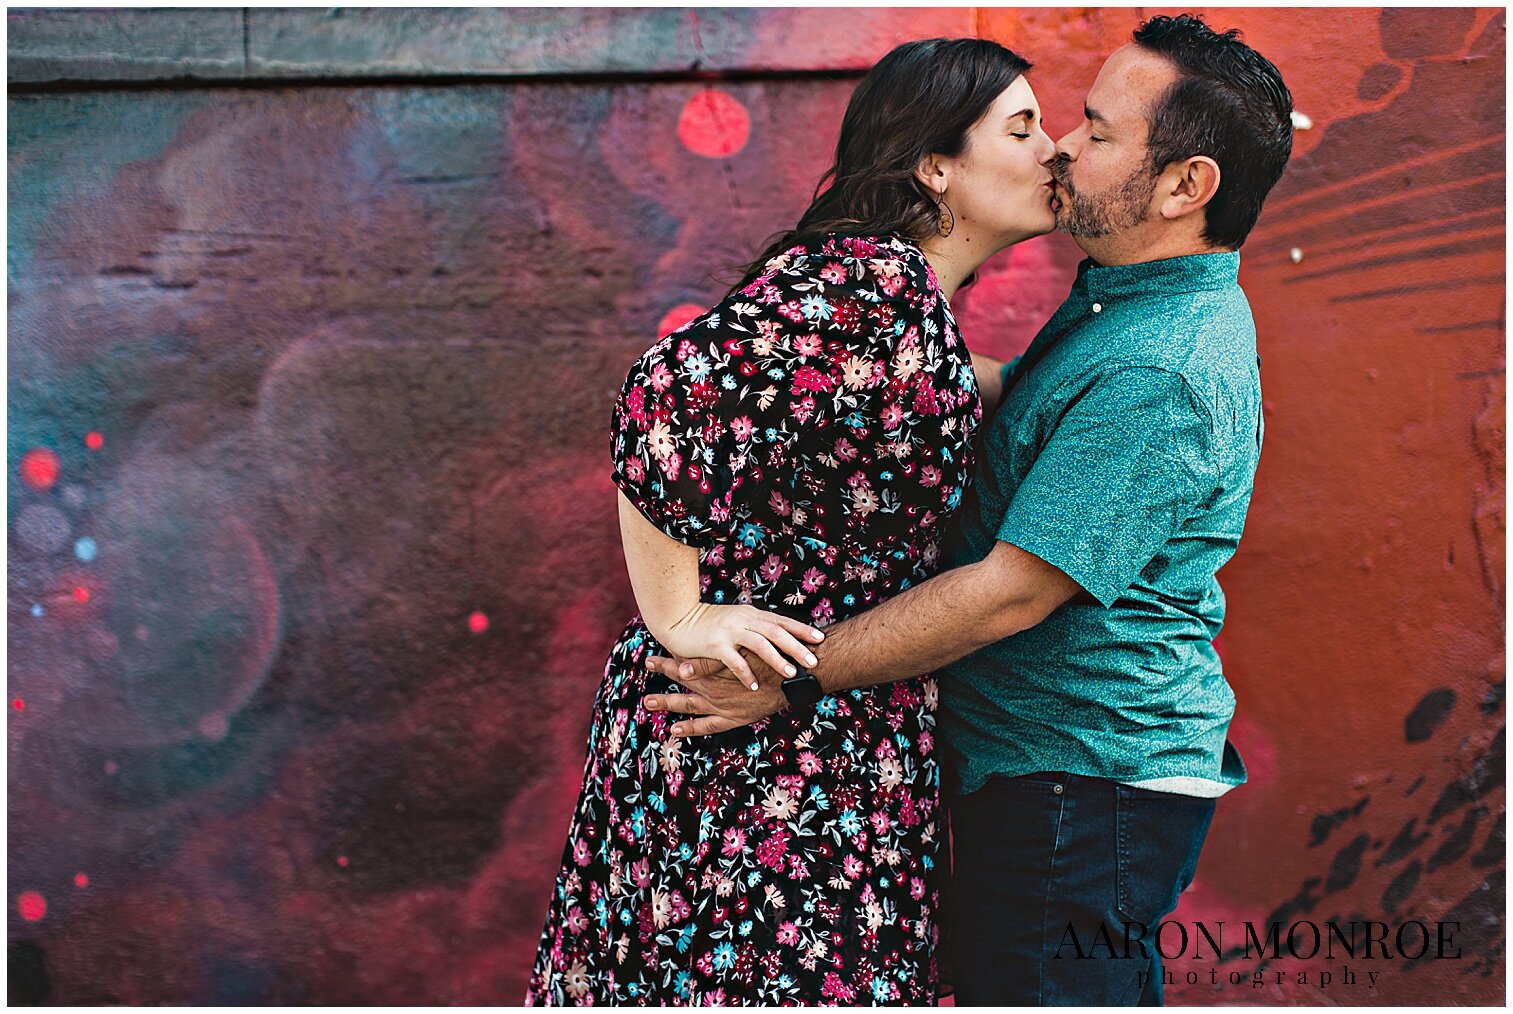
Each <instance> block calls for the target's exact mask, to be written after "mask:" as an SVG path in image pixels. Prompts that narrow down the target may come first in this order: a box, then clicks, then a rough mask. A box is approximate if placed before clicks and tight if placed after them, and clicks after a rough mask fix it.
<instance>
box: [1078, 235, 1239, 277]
mask: <svg viewBox="0 0 1513 1014" xmlns="http://www.w3.org/2000/svg"><path fill="white" fill-rule="evenodd" d="M1073 238H1074V239H1075V240H1076V241H1077V245H1078V246H1079V247H1081V248H1082V252H1083V253H1085V254H1087V255H1088V256H1089V257H1091V258H1092V259H1093V260H1094V261H1095V262H1097V263H1098V265H1099V266H1101V267H1106V268H1108V267H1115V266H1118V265H1125V264H1147V263H1149V262H1151V261H1164V260H1170V259H1171V258H1173V257H1191V256H1193V255H1194V254H1211V253H1228V252H1230V250H1229V248H1228V247H1222V246H1213V245H1212V244H1209V243H1205V242H1203V240H1202V239H1201V238H1195V237H1192V236H1170V235H1168V236H1151V235H1150V234H1148V233H1144V232H1137V231H1136V230H1130V231H1129V232H1122V233H1119V232H1115V233H1110V234H1108V235H1107V236H1098V237H1090V236H1075V237H1073Z"/></svg>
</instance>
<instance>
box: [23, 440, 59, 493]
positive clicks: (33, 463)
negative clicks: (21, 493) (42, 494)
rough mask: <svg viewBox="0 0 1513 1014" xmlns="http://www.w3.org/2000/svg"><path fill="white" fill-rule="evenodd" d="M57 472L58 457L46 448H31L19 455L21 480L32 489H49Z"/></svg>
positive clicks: (55, 480)
mask: <svg viewBox="0 0 1513 1014" xmlns="http://www.w3.org/2000/svg"><path fill="white" fill-rule="evenodd" d="M58 471H59V466H58V455H57V454H55V453H53V452H52V451H50V450H48V449H47V448H46V447H33V448H32V449H31V450H29V451H27V452H26V453H25V454H23V455H21V479H22V481H23V482H25V483H26V484H27V485H28V486H30V487H31V488H32V489H51V488H52V486H53V483H55V482H57V481H58Z"/></svg>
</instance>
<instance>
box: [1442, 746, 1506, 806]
mask: <svg viewBox="0 0 1513 1014" xmlns="http://www.w3.org/2000/svg"><path fill="white" fill-rule="evenodd" d="M1506 734H1507V726H1503V727H1502V728H1500V729H1498V730H1497V736H1496V737H1495V738H1494V739H1493V740H1492V745H1491V746H1489V747H1487V752H1486V753H1484V754H1482V755H1481V756H1480V757H1477V758H1476V760H1474V761H1472V762H1471V770H1470V771H1469V772H1467V773H1466V774H1465V775H1462V776H1461V777H1460V778H1457V779H1456V780H1455V781H1453V782H1451V783H1450V784H1449V785H1446V786H1445V789H1444V791H1443V792H1441V793H1440V796H1439V799H1438V800H1436V801H1435V803H1434V809H1432V810H1430V811H1429V823H1431V824H1433V823H1436V822H1437V821H1438V820H1439V819H1440V818H1441V817H1443V816H1445V815H1446V814H1450V813H1454V812H1455V811H1456V810H1458V809H1460V808H1461V807H1462V806H1465V805H1466V804H1467V803H1471V802H1475V801H1476V800H1478V799H1480V798H1482V797H1483V796H1485V795H1486V794H1487V793H1489V792H1491V791H1492V790H1493V789H1495V788H1497V787H1498V786H1500V785H1502V784H1503V782H1504V780H1505V779H1506V777H1507V772H1505V771H1504V770H1503V767H1504V764H1505V763H1506V756H1505V754H1506V743H1505V740H1506Z"/></svg>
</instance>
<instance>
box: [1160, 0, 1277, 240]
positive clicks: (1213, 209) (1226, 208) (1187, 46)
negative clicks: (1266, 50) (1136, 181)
mask: <svg viewBox="0 0 1513 1014" xmlns="http://www.w3.org/2000/svg"><path fill="white" fill-rule="evenodd" d="M1239 36H1240V32H1239V30H1238V29H1233V28H1232V29H1230V30H1229V31H1227V32H1225V33H1224V34H1222V35H1220V34H1219V33H1218V32H1215V31H1214V30H1213V29H1212V28H1209V27H1208V25H1206V24H1204V23H1203V19H1202V18H1201V17H1199V16H1195V15H1191V14H1179V15H1177V16H1176V17H1165V16H1162V17H1156V18H1151V19H1150V20H1149V21H1147V22H1145V24H1143V25H1141V26H1140V27H1139V28H1138V29H1136V31H1135V42H1136V44H1138V45H1139V46H1140V47H1141V48H1142V49H1145V50H1147V51H1148V52H1151V53H1155V54H1157V55H1159V56H1163V57H1165V58H1166V59H1168V60H1170V61H1171V62H1172V63H1173V64H1175V65H1176V67H1177V69H1178V70H1180V71H1181V72H1182V77H1181V78H1179V79H1178V80H1177V81H1176V82H1175V83H1174V84H1173V85H1172V86H1171V87H1170V88H1169V89H1167V91H1166V94H1165V95H1163V96H1162V97H1161V98H1160V99H1158V100H1157V102H1156V106H1155V109H1154V110H1152V111H1151V113H1150V137H1149V139H1148V140H1147V142H1146V146H1147V149H1148V150H1149V152H1150V157H1151V162H1152V164H1153V166H1154V167H1155V169H1156V170H1157V171H1158V172H1159V171H1160V170H1162V169H1165V168H1166V167H1167V166H1168V165H1170V164H1171V163H1173V162H1177V161H1180V160H1182V159H1185V158H1191V157H1192V156H1194V155H1207V156H1208V157H1209V158H1211V159H1213V160H1214V161H1215V162H1217V163H1218V164H1219V189H1218V192H1217V193H1215V194H1214V196H1213V199H1212V200H1211V201H1209V203H1208V206H1207V207H1206V208H1205V209H1204V210H1205V211H1206V212H1207V213H1208V214H1207V224H1206V225H1205V226H1204V229H1203V238H1204V239H1205V240H1206V241H1208V242H1209V243H1211V244H1213V245H1214V246H1222V247H1229V248H1232V249H1239V247H1240V244H1242V243H1244V242H1245V237H1246V236H1248V235H1249V234H1250V230H1251V228H1252V227H1253V226H1254V225H1255V224H1256V219H1257V218H1259V217H1260V215H1261V204H1262V202H1263V201H1265V200H1266V195H1267V193H1269V192H1270V191H1271V188H1272V187H1273V186H1275V185H1276V182H1277V180H1279V179H1281V178H1282V170H1283V169H1284V168H1285V167H1286V166H1287V158H1288V156H1289V155H1291V154H1292V94H1291V93H1290V92H1289V91H1288V90H1287V86H1286V85H1285V84H1283V83H1282V75H1281V74H1280V73H1278V71H1277V68H1276V67H1274V66H1273V65H1272V63H1271V61H1270V60H1268V59H1266V57H1264V56H1262V55H1261V54H1260V53H1257V52H1256V51H1255V50H1254V49H1251V48H1250V47H1249V46H1247V45H1246V44H1245V43H1243V42H1241V41H1240V38H1239Z"/></svg>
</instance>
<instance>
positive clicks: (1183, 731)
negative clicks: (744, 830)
mask: <svg viewBox="0 0 1513 1014" xmlns="http://www.w3.org/2000/svg"><path fill="white" fill-rule="evenodd" d="M1291 110H1292V100H1291V96H1290V95H1289V93H1288V91H1287V88H1286V86H1285V85H1284V84H1283V82H1282V78H1281V76H1280V74H1278V73H1277V70H1276V68H1275V67H1274V66H1272V64H1271V63H1270V62H1268V61H1267V60H1266V59H1265V58H1264V57H1262V56H1261V55H1260V54H1258V53H1256V52H1255V51H1254V50H1252V49H1251V48H1250V47H1248V46H1246V45H1245V44H1244V43H1242V42H1240V41H1239V40H1238V39H1237V38H1236V33H1233V32H1231V33H1226V34H1223V35H1220V34H1217V33H1215V32H1213V31H1212V30H1211V29H1209V28H1208V27H1207V26H1206V25H1205V24H1203V22H1202V21H1201V20H1200V19H1198V18H1193V17H1189V16H1187V15H1183V16H1180V17H1176V18H1164V17H1158V18H1154V19H1152V20H1151V21H1149V22H1147V23H1146V24H1145V25H1142V26H1141V28H1140V29H1139V30H1137V31H1136V33H1135V36H1134V41H1133V42H1132V43H1131V44H1129V45H1126V46H1125V47H1123V48H1122V49H1120V50H1118V51H1117V52H1115V53H1114V54H1113V55H1112V56H1110V57H1109V59H1108V61H1107V62H1106V63H1105V64H1104V66H1103V68H1102V70H1101V71H1100V72H1099V75H1098V78H1097V80H1096V81H1095V82H1094V84H1093V87H1092V89H1091V90H1090V91H1089V93H1088V95H1087V101H1086V104H1085V110H1084V114H1085V116H1084V121H1083V123H1082V125H1081V126H1080V127H1079V128H1078V129H1077V130H1075V131H1073V132H1072V133H1071V134H1068V135H1067V136H1066V137H1063V138H1062V139H1061V140H1060V141H1059V142H1057V155H1056V157H1055V159H1053V160H1052V162H1051V163H1050V164H1049V167H1050V168H1051V170H1052V172H1053V174H1054V175H1055V177H1056V179H1057V182H1058V184H1059V186H1058V196H1059V197H1060V199H1061V201H1062V206H1061V208H1060V209H1059V210H1058V226H1059V227H1060V228H1061V229H1062V230H1063V231H1066V232H1069V233H1070V234H1072V235H1073V236H1074V237H1076V239H1077V242H1078V244H1079V245H1080V246H1081V247H1082V249H1083V250H1084V252H1086V253H1087V254H1088V260H1087V261H1084V262H1083V264H1082V265H1081V266H1080V268H1079V270H1078V274H1077V280H1076V282H1075V284H1074V285H1073V288H1072V292H1071V295H1070V296H1069V297H1068V298H1067V301H1066V303H1065V304H1063V305H1062V307H1061V308H1060V309H1059V310H1058V311H1057V312H1056V314H1055V316H1054V317H1052V318H1051V320H1050V321H1049V322H1048V323H1047V324H1046V326H1045V327H1044V328H1043V329H1042V330H1041V332H1040V333H1039V334H1038V335H1037V336H1036V338H1035V340H1034V341H1033V342H1032V343H1031V345H1030V347H1029V348H1028V349H1027V350H1026V352H1025V354H1024V355H1023V356H1021V357H1020V358H1019V359H1018V360H1016V361H1015V362H1014V363H1012V364H1010V365H1009V366H1007V367H1005V369H1004V374H1003V377H1002V387H1001V388H1000V385H998V384H992V385H989V384H984V385H983V388H984V397H985V398H990V399H995V400H996V399H998V398H999V397H1000V392H1001V404H1000V408H999V410H998V412H997V414H996V415H995V417H994V418H993V419H992V420H991V422H990V423H989V424H988V425H987V428H986V433H985V435H984V443H983V454H982V455H981V456H980V458H979V462H980V464H979V467H978V472H977V476H976V482H975V484H974V491H973V493H972V495H971V498H970V499H969V501H968V503H967V504H966V505H965V506H964V508H963V510H962V512H961V516H960V532H959V535H960V537H959V539H958V541H957V544H956V545H955V546H953V547H951V549H950V551H949V553H948V562H949V563H950V564H951V565H952V567H951V569H949V570H947V571H945V572H943V573H941V574H940V575H938V576H936V577H934V578H932V579H931V580H929V581H926V582H924V583H923V584H921V585H919V586H917V587H916V588H913V589H910V590H909V591H907V592H905V593H903V594H901V595H898V596H896V597H895V598H893V599H891V600H890V601H888V602H885V603H883V604H882V605H880V606H878V607H876V608H875V609H872V610H869V611H868V612H866V613H863V614H862V615H860V616H856V617H853V618H852V619H849V620H846V621H844V622H842V623H839V624H836V625H835V626H833V627H830V628H829V629H828V630H827V631H826V638H825V642H824V644H823V645H821V646H820V647H818V648H816V649H815V654H816V655H817V657H818V659H819V661H818V664H816V665H815V666H813V667H812V670H811V674H812V676H813V677H814V678H815V679H817V680H818V681H819V684H820V686H821V688H822V689H823V691H824V692H826V693H832V694H833V693H837V692H840V691H844V690H846V689H850V688H854V687H859V686H867V685H872V684H875V683H878V682H883V681H886V680H892V679H898V678H900V677H902V676H904V675H909V674H914V673H920V672H928V671H932V670H936V669H943V670H944V671H943V675H942V681H941V725H940V732H941V739H942V741H943V743H944V745H945V748H946V750H947V753H948V758H949V761H950V763H949V764H948V765H947V770H948V775H947V784H946V786H945V788H946V791H947V793H948V797H949V803H950V810H951V821H952V840H953V860H952V861H953V885H952V889H951V896H952V907H951V912H950V914H949V916H948V918H947V925H948V929H949V931H950V935H951V942H950V946H949V948H948V958H949V961H950V964H951V966H952V969H953V973H954V974H953V982H954V983H955V986H956V989H957V998H958V1002H959V1003H962V1004H965V1005H978V1004H1005V1005H1007V1004H1132V1003H1140V1004H1157V1005H1159V1004H1160V1002H1161V995H1162V990H1161V984H1162V979H1161V971H1162V969H1161V964H1160V957H1159V955H1158V954H1157V953H1156V952H1155V950H1154V947H1152V946H1150V942H1151V940H1152V939H1153V937H1154V928H1155V926H1156V924H1157V923H1158V922H1159V921H1160V919H1161V918H1162V917H1163V916H1165V915H1166V914H1168V913H1170V912H1171V911H1172V909H1174V908H1175V907H1176V903H1177V897H1178V895H1179V894H1180V892H1181V891H1182V889H1183V888H1184V887H1185V886H1186V885H1187V884H1188V883H1189V882H1190V881H1191V879H1192V875H1193V871H1194V869H1195V867H1196V864H1197V858H1198V854H1199V850H1200V849H1201V848H1202V844H1203V840H1204V838H1205V837H1206V835H1207V831H1208V826H1209V823H1210V821H1211V819H1212V816H1213V812H1214V806H1215V798H1216V797H1217V796H1219V795H1220V794H1222V793H1223V792H1225V791H1227V790H1228V789H1230V788H1232V787H1234V786H1235V785H1237V784H1240V783H1242V782H1243V781H1244V780H1245V771H1244V766H1243V764H1242V763H1241V761H1240V758H1239V755H1238V754H1237V753H1236V752H1235V751H1234V749H1233V747H1232V746H1230V745H1229V743H1228V741H1227V739H1226V731H1227V729H1228V727H1229V722H1230V718H1231V716H1232V715H1233V713H1234V695H1233V694H1232V693H1231V691H1230V688H1229V685H1228V684H1227V682H1226V681H1225V679H1224V675H1223V672H1222V669H1221V667H1220V664H1219V658H1218V655H1217V654H1216V653H1215V651H1214V648H1213V638H1214V636H1215V635H1216V634H1217V633H1218V630H1219V627H1220V624H1221V623H1222V621H1223V617H1224V597H1223V593H1222V592H1221V591H1220V588H1219V584H1218V581H1217V579H1216V577H1215V574H1216V572H1217V571H1218V570H1219V568H1220V567H1221V566H1223V564H1224V563H1225V562H1226V561H1228V560H1229V558H1230V557H1231V556H1232V555H1233V554H1234V551H1235V549H1236V547H1237V545H1238V543H1239V539H1240V534H1241V531H1242V529H1243V526H1244V520H1245V512H1246V509H1247V507H1248V505H1249V502H1250V495H1251V482H1252V479H1253V477H1254V474H1255V468H1256V462H1257V459H1258V456H1259V454H1260V447H1261V438H1262V422H1261V408H1260V404H1261V399H1260V378H1259V359H1258V358H1257V356H1256V344H1255V327H1254V323H1253V321H1252V318H1251V314H1250V308H1249V305H1248V303H1247V302H1246V298H1245V295H1244V293H1243V292H1242V291H1241V290H1240V288H1239V286H1238V284H1237V282H1236V278H1237V272H1238V269H1239V253H1238V250H1239V248H1240V246H1241V245H1242V244H1243V242H1244V240H1245V237H1246V235H1247V234H1248V233H1249V232H1250V229H1251V228H1252V226H1254V224H1255V222H1256V219H1257V217H1258V216H1259V214H1260V211H1261V206H1262V203H1263V201H1264V199H1265V197H1266V194H1267V193H1268V192H1269V191H1270V190H1271V188H1272V186H1273V185H1274V184H1275V183H1276V181H1277V180H1278V179H1279V178H1280V177H1281V174H1282V170H1283V168H1284V167H1285V165H1286V162H1287V158H1288V156H1289V154H1290V152H1291V146H1292V124H1291ZM654 667H656V668H659V669H660V671H661V672H663V673H664V674H666V675H668V676H671V677H673V678H675V679H677V680H678V681H679V682H680V683H682V684H683V685H684V686H685V687H686V688H687V689H688V690H689V691H690V693H688V694H683V695H656V696H655V697H648V698H647V699H646V706H647V707H648V708H653V709H655V708H665V709H667V710H670V711H675V712H680V713H684V714H690V715H697V716H702V717H698V718H695V719H693V720H691V721H683V722H680V723H679V725H678V727H677V728H676V729H675V732H677V733H678V734H684V735H700V734H704V733H710V732H719V731H723V730H726V729H729V728H732V727H733V726H736V725H740V724H745V723H747V722H750V721H754V720H756V719H757V718H760V717H763V716H764V715H766V714H770V713H772V711H774V710H776V708H777V707H779V706H781V705H782V703H783V698H782V696H781V695H778V696H777V697H775V698H774V696H773V694H772V692H770V691H766V690H765V689H764V691H763V692H762V693H752V692H751V691H749V690H747V691H745V692H744V695H743V694H742V692H741V690H740V689H739V688H735V689H732V688H733V687H734V686H735V685H734V684H733V683H732V682H731V681H729V680H724V679H719V678H716V677H715V676H713V675H693V674H692V673H694V672H695V671H696V670H694V669H693V667H687V666H685V668H684V669H682V670H681V671H680V670H679V669H678V667H677V666H676V665H674V664H673V663H671V662H666V661H659V662H657V663H656V665H655V666H654ZM754 668H757V669H760V667H758V666H755V665H754ZM764 684H765V680H764ZM1100 929H1101V930H1103V931H1104V932H1106V933H1108V934H1110V937H1111V938H1112V941H1113V947H1112V948H1110V947H1109V946H1108V944H1107V942H1106V941H1108V940H1109V939H1110V937H1100V936H1099V931H1100ZM1147 931H1148V932H1147ZM1142 934H1143V935H1144V939H1143V940H1142V939H1140V937H1141V935H1142Z"/></svg>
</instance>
